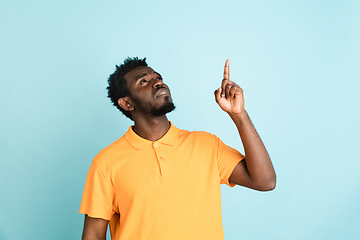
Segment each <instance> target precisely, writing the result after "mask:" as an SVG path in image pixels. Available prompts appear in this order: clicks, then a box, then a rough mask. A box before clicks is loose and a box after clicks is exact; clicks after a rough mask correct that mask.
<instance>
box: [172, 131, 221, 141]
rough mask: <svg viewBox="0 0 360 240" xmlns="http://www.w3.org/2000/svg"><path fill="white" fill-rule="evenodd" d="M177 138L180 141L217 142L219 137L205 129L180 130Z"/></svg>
mask: <svg viewBox="0 0 360 240" xmlns="http://www.w3.org/2000/svg"><path fill="white" fill-rule="evenodd" d="M179 139H180V140H182V141H195V142H201V143H208V142H213V143H215V142H217V141H218V140H219V138H218V137H217V136H215V135H214V134H211V133H209V132H205V131H188V130H180V132H179Z"/></svg>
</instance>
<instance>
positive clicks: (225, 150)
mask: <svg viewBox="0 0 360 240" xmlns="http://www.w3.org/2000/svg"><path fill="white" fill-rule="evenodd" d="M217 141H218V162H217V163H218V168H219V176H220V183H221V184H227V185H229V186H230V187H234V186H235V185H236V184H234V183H230V182H229V177H230V176H231V174H232V172H233V170H234V168H235V167H236V165H237V164H238V163H239V162H240V161H241V160H243V159H244V158H245V156H244V155H242V154H241V153H240V152H239V151H238V150H236V149H234V148H232V147H229V146H227V145H225V144H224V143H223V142H222V141H221V140H220V139H219V138H217Z"/></svg>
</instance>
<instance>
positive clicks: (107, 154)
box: [93, 135, 129, 168]
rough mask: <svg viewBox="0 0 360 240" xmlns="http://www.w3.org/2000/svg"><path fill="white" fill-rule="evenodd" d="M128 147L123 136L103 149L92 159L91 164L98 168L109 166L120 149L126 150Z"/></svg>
mask: <svg viewBox="0 0 360 240" xmlns="http://www.w3.org/2000/svg"><path fill="white" fill-rule="evenodd" d="M128 145H129V143H128V141H127V140H126V138H125V136H124V135H123V136H122V137H121V138H119V139H118V140H116V141H115V142H113V143H111V144H110V145H109V146H107V147H105V148H103V149H102V150H101V151H100V152H99V153H98V154H97V155H96V156H95V157H94V159H93V162H95V163H96V165H98V166H99V167H101V168H102V167H104V166H106V165H109V164H110V162H111V160H112V159H113V158H114V156H116V155H117V154H118V153H119V151H120V152H121V149H124V148H127V147H128Z"/></svg>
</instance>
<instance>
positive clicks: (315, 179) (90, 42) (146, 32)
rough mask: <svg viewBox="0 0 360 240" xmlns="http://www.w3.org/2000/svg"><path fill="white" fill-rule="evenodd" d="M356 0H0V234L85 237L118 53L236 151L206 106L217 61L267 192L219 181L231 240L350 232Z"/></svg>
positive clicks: (359, 217)
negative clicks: (237, 99)
mask: <svg viewBox="0 0 360 240" xmlns="http://www.w3.org/2000/svg"><path fill="white" fill-rule="evenodd" d="M359 12H360V2H359V1H340V0H339V1H331V0H323V1H242V0H239V1H234V0H229V1H196V0H194V1H188V0H182V1H91V0H88V1H68V0H63V1H36V0H33V1H16V0H11V1H10V0H7V1H4V0H2V1H0V22H1V31H0V79H1V85H0V89H1V90H0V104H1V118H0V119H1V120H0V121H1V124H0V128H1V129H0V131H1V138H0V146H1V167H0V239H4V240H8V239H11V240H12V239H14V240H17V239H21V240H26V239H80V237H81V232H82V227H83V216H82V215H81V214H79V213H78V209H79V206H80V201H81V195H82V190H83V187H84V182H85V178H86V174H87V171H88V168H89V166H90V163H91V160H92V158H93V157H94V156H95V155H96V154H97V153H98V152H99V151H100V150H101V149H102V148H104V147H106V146H107V145H109V144H110V143H111V142H113V141H115V140H116V139H117V138H119V137H120V136H121V135H122V134H123V133H124V132H125V131H126V130H127V129H128V127H129V125H130V124H132V122H131V121H129V120H127V119H126V118H125V117H124V116H122V114H121V113H120V112H118V110H117V109H116V108H114V107H113V106H112V105H111V103H110V100H109V99H108V98H107V97H106V90H105V88H106V86H107V82H106V81H107V78H108V75H109V74H110V73H112V72H113V71H114V70H115V65H116V64H120V63H121V62H122V61H123V60H124V58H126V57H127V56H130V57H132V56H139V57H147V58H148V63H149V65H150V66H152V67H153V68H154V69H156V70H157V71H159V72H160V73H161V74H162V75H163V77H164V79H165V81H166V83H167V84H168V85H169V86H170V88H171V90H172V95H173V99H174V102H175V104H176V106H177V109H176V110H175V111H174V112H173V113H171V114H169V119H170V120H172V121H173V123H174V124H175V125H177V126H178V127H180V128H183V129H188V130H205V131H209V132H211V133H214V134H216V135H218V136H219V137H220V138H221V139H222V140H223V141H224V142H225V143H227V144H228V145H230V146H232V147H235V148H237V149H239V150H240V151H243V149H242V145H241V143H240V141H239V137H238V134H237V132H236V128H235V126H234V124H233V123H232V121H231V120H230V118H229V117H228V116H227V115H226V114H225V113H223V112H222V111H221V110H220V109H219V107H218V106H217V104H216V103H215V101H214V96H213V91H214V90H215V89H216V88H218V87H219V86H220V81H221V79H222V72H223V66H224V62H225V60H226V59H227V58H229V59H230V61H231V63H230V76H231V79H232V80H233V81H235V82H237V83H238V84H239V85H240V86H242V87H243V89H244V93H245V94H244V95H245V101H246V109H247V110H248V112H249V114H250V116H251V118H252V120H253V123H254V125H255V126H256V128H257V130H258V132H259V134H260V136H261V137H262V139H263V141H264V142H265V145H266V147H267V149H268V151H269V153H270V155H271V157H272V160H273V163H274V166H275V168H276V171H277V177H278V184H277V188H276V189H275V190H274V191H272V192H267V193H262V192H256V191H253V190H250V189H245V188H242V187H235V188H234V189H230V188H228V187H226V186H224V187H222V192H223V197H222V199H223V202H222V203H223V222H224V231H225V239H226V240H232V239H233V240H235V239H299V240H303V239H316V240H318V239H326V240H329V239H360V230H359V226H360V174H359V169H360V159H359V152H358V147H359V135H360V131H359V130H360V129H359V120H360V119H359V106H358V105H359V103H360V98H359V93H358V92H359V88H360V84H359V80H360V77H359V76H360V74H359V62H360V61H359V60H360V59H359V56H360V47H359V46H360V27H359V26H360V15H359Z"/></svg>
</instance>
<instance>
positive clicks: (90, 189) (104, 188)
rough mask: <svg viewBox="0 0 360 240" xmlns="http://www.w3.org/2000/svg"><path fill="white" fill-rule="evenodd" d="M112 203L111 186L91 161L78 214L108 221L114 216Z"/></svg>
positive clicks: (112, 192)
mask: <svg viewBox="0 0 360 240" xmlns="http://www.w3.org/2000/svg"><path fill="white" fill-rule="evenodd" d="M113 201H114V190H113V186H112V184H111V183H110V180H109V179H108V178H107V177H106V176H105V175H104V173H103V172H102V171H101V169H100V168H99V166H98V165H97V164H96V162H95V161H93V162H92V164H91V166H90V169H89V172H88V175H87V178H86V182H85V188H84V192H83V196H82V201H81V206H80V211H79V212H80V213H83V214H87V215H89V216H90V217H94V218H102V219H105V220H110V218H111V217H112V216H113V214H114V211H113Z"/></svg>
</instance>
